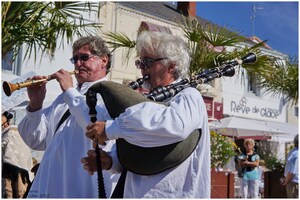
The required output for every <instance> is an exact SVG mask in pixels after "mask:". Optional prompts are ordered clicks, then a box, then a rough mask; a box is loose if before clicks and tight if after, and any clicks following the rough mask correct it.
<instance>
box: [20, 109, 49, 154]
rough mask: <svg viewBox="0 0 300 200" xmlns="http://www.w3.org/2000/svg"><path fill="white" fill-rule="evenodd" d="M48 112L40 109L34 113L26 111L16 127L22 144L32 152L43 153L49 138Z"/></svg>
mask: <svg viewBox="0 0 300 200" xmlns="http://www.w3.org/2000/svg"><path fill="white" fill-rule="evenodd" d="M49 111H50V110H49V109H47V110H43V109H40V110H38V111H36V112H29V111H28V110H27V109H26V116H25V117H24V118H23V120H22V121H21V122H20V123H19V125H18V131H19V133H20V135H21V137H22V138H23V140H24V142H25V143H26V144H27V145H28V146H29V147H30V148H31V149H34V150H39V151H44V150H45V149H46V146H47V138H49V135H48V132H50V131H49V128H48V127H49V126H48V124H49V121H48V119H50V118H51V113H50V112H49Z"/></svg>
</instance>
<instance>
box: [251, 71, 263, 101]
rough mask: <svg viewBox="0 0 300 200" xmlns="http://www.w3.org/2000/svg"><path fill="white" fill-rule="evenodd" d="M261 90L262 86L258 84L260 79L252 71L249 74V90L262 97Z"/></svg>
mask: <svg viewBox="0 0 300 200" xmlns="http://www.w3.org/2000/svg"><path fill="white" fill-rule="evenodd" d="M260 90H261V88H260V86H259V84H258V79H257V78H256V77H255V76H253V75H251V73H250V74H249V75H248V92H249V93H253V94H254V95H255V96H259V97H260V96H261V94H260Z"/></svg>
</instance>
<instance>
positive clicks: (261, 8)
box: [250, 4, 264, 36]
mask: <svg viewBox="0 0 300 200" xmlns="http://www.w3.org/2000/svg"><path fill="white" fill-rule="evenodd" d="M263 9H264V8H263V7H258V6H257V5H256V4H254V5H253V6H252V15H251V16H250V20H251V21H252V26H251V31H252V36H254V19H255V18H256V15H255V13H256V12H257V10H263Z"/></svg>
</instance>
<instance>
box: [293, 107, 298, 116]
mask: <svg viewBox="0 0 300 200" xmlns="http://www.w3.org/2000/svg"><path fill="white" fill-rule="evenodd" d="M294 116H295V117H298V116H299V114H298V106H295V108H294Z"/></svg>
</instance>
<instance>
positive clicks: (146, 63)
mask: <svg viewBox="0 0 300 200" xmlns="http://www.w3.org/2000/svg"><path fill="white" fill-rule="evenodd" d="M164 59H168V58H157V59H153V58H145V59H143V60H136V61H135V66H136V67H137V68H138V69H146V68H149V67H151V64H152V63H155V62H157V61H160V60H164Z"/></svg>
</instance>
